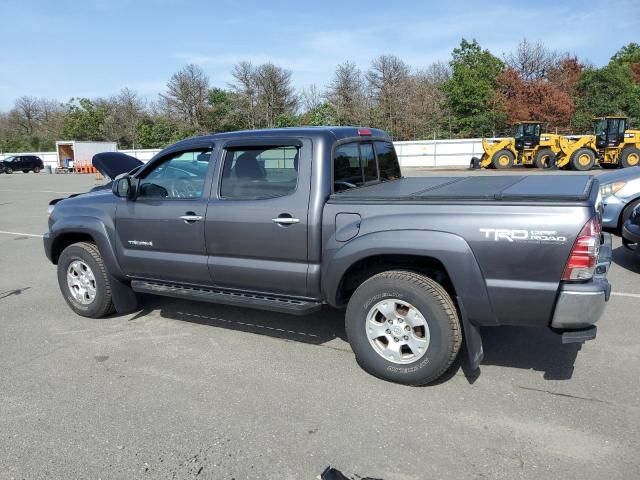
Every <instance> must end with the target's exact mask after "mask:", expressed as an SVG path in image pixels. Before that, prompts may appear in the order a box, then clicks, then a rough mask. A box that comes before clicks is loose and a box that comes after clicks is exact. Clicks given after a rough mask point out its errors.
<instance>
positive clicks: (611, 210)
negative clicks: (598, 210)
mask: <svg viewBox="0 0 640 480" xmlns="http://www.w3.org/2000/svg"><path fill="white" fill-rule="evenodd" d="M602 203H603V207H604V210H603V212H602V226H603V227H604V228H610V229H614V230H617V229H618V228H619V227H620V223H619V221H620V214H621V213H622V210H623V209H624V207H625V205H626V202H624V201H622V200H620V199H619V198H618V197H616V196H615V195H609V196H608V197H607V198H605V199H604V200H603V202H602Z"/></svg>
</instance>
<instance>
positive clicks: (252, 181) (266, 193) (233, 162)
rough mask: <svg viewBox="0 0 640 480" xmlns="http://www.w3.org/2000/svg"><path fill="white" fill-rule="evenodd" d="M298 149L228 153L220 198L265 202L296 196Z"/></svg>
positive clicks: (287, 148) (232, 150) (242, 150)
mask: <svg viewBox="0 0 640 480" xmlns="http://www.w3.org/2000/svg"><path fill="white" fill-rule="evenodd" d="M298 159H299V151H298V147H296V146H278V147H271V146H270V147H250V148H248V147H245V148H242V147H241V148H234V149H230V150H227V152H226V154H225V158H224V165H223V167H222V181H221V184H220V196H221V197H222V198H230V199H231V198H237V199H265V198H274V197H282V196H285V195H289V194H291V193H293V192H294V191H295V189H296V186H297V184H298Z"/></svg>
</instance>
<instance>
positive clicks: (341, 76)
mask: <svg viewBox="0 0 640 480" xmlns="http://www.w3.org/2000/svg"><path fill="white" fill-rule="evenodd" d="M231 74H232V78H233V80H232V82H230V84H229V85H228V86H227V87H226V88H218V87H213V86H211V84H210V81H209V78H208V77H207V75H206V74H205V73H204V71H203V70H202V69H201V68H200V67H198V66H197V65H193V64H190V65H186V66H185V67H184V68H182V69H181V70H180V71H178V72H176V73H175V74H173V75H172V76H171V78H170V79H169V81H168V82H167V85H166V90H165V91H164V92H163V93H161V94H160V95H159V96H158V98H157V99H155V100H152V101H149V100H147V99H144V98H142V97H141V96H140V95H139V94H138V93H136V92H135V91H134V90H131V89H129V88H124V89H122V90H121V91H120V92H119V93H118V94H116V95H113V96H111V97H100V98H72V99H70V100H69V101H68V102H67V103H61V102H59V101H56V100H51V99H45V98H35V97H30V96H23V97H20V98H18V99H16V101H15V104H14V107H13V108H12V109H11V110H9V111H8V112H4V113H0V151H4V152H12V151H13V152H16V151H43V150H52V149H53V148H54V145H55V141H56V140H59V139H75V140H109V141H117V142H118V144H119V146H120V148H133V147H136V148H157V147H164V146H166V145H168V144H170V143H173V142H175V141H177V140H180V139H182V138H185V137H189V136H192V135H198V134H203V133H212V132H224V131H230V130H239V129H254V128H271V127H286V126H296V125H366V126H371V127H377V128H382V129H384V130H386V131H388V132H389V133H390V134H391V135H392V136H393V138H394V139H396V140H420V139H431V138H456V137H458V138H463V137H482V136H485V137H486V136H496V135H506V134H509V133H510V132H511V127H510V125H511V124H513V123H514V122H516V121H518V120H540V121H542V122H543V123H544V125H545V128H547V129H549V130H552V131H558V132H560V133H586V132H588V131H589V130H590V124H591V118H592V117H594V116H601V115H626V116H629V117H630V118H631V122H632V123H634V122H638V121H640V45H638V44H636V43H631V44H629V45H626V46H624V47H622V48H621V49H620V50H619V51H618V52H616V53H615V54H614V55H613V56H612V57H611V60H610V61H609V63H608V64H606V65H604V66H602V67H600V68H596V67H594V66H592V65H589V64H588V63H587V62H585V61H582V60H580V59H579V58H578V57H576V56H575V55H572V54H569V53H567V52H558V51H556V50H551V49H549V48H547V47H546V46H545V45H544V44H542V43H532V42H530V41H528V40H526V39H524V40H522V41H521V42H520V43H519V45H518V47H517V49H516V50H515V51H512V52H507V53H504V54H502V55H501V57H498V56H496V55H494V54H493V53H492V52H490V51H489V50H487V49H483V48H482V47H481V46H480V45H479V43H478V42H477V41H476V40H472V41H468V40H465V39H463V40H462V41H461V43H460V45H459V46H458V47H456V48H455V49H454V50H453V52H452V53H451V58H450V59H449V61H448V62H446V63H445V62H435V63H432V64H431V65H428V66H426V67H419V68H417V67H414V66H411V65H409V64H407V63H406V62H404V61H403V60H402V59H401V58H399V57H397V56H394V55H381V56H379V57H377V58H375V59H374V60H373V61H372V62H371V64H370V66H369V68H368V69H367V70H366V71H361V70H360V69H359V68H358V67H357V66H356V64H355V63H353V62H345V63H342V64H340V65H338V66H336V68H335V71H334V73H333V76H332V78H331V80H330V82H329V83H328V84H327V85H325V86H322V87H318V86H316V85H311V86H310V87H307V88H304V89H302V90H297V89H296V88H295V86H294V83H293V79H292V73H291V71H289V70H287V69H286V68H284V67H282V66H279V65H275V64H273V63H265V64H261V65H254V64H252V63H250V62H240V63H238V64H236V65H235V66H234V67H233V70H232V72H231ZM636 124H637V123H636Z"/></svg>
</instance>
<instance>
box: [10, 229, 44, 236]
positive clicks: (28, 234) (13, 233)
mask: <svg viewBox="0 0 640 480" xmlns="http://www.w3.org/2000/svg"><path fill="white" fill-rule="evenodd" d="M0 233H4V234H5V235H20V236H23V237H37V238H42V235H38V234H36V233H21V232H5V231H4V230H0Z"/></svg>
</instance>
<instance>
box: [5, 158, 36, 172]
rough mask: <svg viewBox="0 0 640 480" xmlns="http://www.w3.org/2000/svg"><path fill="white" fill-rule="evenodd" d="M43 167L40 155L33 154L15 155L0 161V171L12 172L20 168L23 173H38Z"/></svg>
mask: <svg viewBox="0 0 640 480" xmlns="http://www.w3.org/2000/svg"><path fill="white" fill-rule="evenodd" d="M43 168H44V163H43V162H42V159H41V158H40V157H37V156H35V155H15V156H13V157H7V158H5V159H4V160H2V161H1V162H0V172H4V173H13V172H17V171H20V170H22V171H23V172H24V173H29V171H32V172H33V173H38V172H39V171H40V170H42V169H43Z"/></svg>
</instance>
